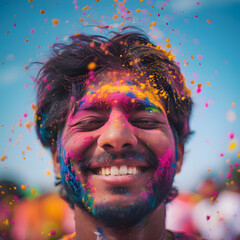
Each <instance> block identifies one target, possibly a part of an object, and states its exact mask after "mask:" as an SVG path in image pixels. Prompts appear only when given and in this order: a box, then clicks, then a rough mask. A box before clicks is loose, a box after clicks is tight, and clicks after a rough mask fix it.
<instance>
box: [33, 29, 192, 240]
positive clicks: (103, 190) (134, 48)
mask: <svg viewBox="0 0 240 240" xmlns="http://www.w3.org/2000/svg"><path fill="white" fill-rule="evenodd" d="M70 39H71V43H70V44H54V45H53V54H54V55H53V56H52V57H51V58H50V59H49V60H48V61H47V62H46V63H45V64H44V65H43V67H42V69H41V71H40V72H39V74H38V77H37V79H36V86H37V111H36V125H37V127H36V128H37V133H38V136H39V138H40V140H41V142H42V144H43V145H44V146H45V147H48V148H50V149H51V152H52V157H53V161H54V169H55V172H56V175H57V177H58V178H59V179H61V183H62V184H63V186H64V189H65V191H66V194H65V198H66V199H67V200H68V202H69V204H70V206H71V207H72V208H73V210H74V213H75V222H76V224H75V228H76V233H75V234H74V236H73V237H74V239H76V240H92V239H106V240H108V239H109V240H111V239H116V240H120V239H124V240H129V239H142V240H144V239H148V240H150V239H151V240H160V239H194V238H190V237H189V238H188V237H187V236H186V235H184V234H176V233H171V232H170V231H167V230H166V229H165V204H166V203H167V202H168V201H170V200H171V199H173V198H174V196H176V194H177V191H176V189H175V188H173V187H172V183H173V180H174V176H175V174H176V173H178V172H180V170H181V166H182V161H183V155H184V144H185V142H186V140H187V138H188V136H189V134H190V128H189V117H190V114H191V108H192V101H191V98H190V91H189V90H188V89H187V88H186V86H185V82H184V78H183V76H182V74H181V72H180V70H179V68H178V66H177V65H176V64H175V62H174V61H173V56H172V55H171V54H170V53H167V52H165V51H163V50H161V49H160V47H156V46H155V45H153V44H152V43H151V42H150V41H149V40H148V38H147V37H146V36H145V35H144V34H143V33H142V32H140V31H139V30H138V29H135V28H124V29H122V30H121V31H119V32H118V33H113V37H112V38H110V39H107V38H105V37H102V36H87V35H83V34H75V35H74V36H71V38H70Z"/></svg>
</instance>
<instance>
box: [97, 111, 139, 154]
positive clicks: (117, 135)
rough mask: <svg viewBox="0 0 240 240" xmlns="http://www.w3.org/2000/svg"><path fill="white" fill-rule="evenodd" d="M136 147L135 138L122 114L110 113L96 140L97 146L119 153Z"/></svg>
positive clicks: (119, 112)
mask: <svg viewBox="0 0 240 240" xmlns="http://www.w3.org/2000/svg"><path fill="white" fill-rule="evenodd" d="M136 145H137V138H136V137H135V135H134V133H133V131H132V129H131V126H129V123H128V120H127V119H126V117H125V116H124V114H123V113H122V112H121V111H112V112H111V114H110V117H109V120H108V122H107V123H106V126H105V128H103V133H102V134H101V135H100V136H99V138H98V146H100V147H101V148H103V149H104V150H108V151H114V152H120V151H123V150H126V149H128V148H131V147H135V146H136Z"/></svg>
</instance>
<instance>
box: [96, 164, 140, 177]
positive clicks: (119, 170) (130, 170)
mask: <svg viewBox="0 0 240 240" xmlns="http://www.w3.org/2000/svg"><path fill="white" fill-rule="evenodd" d="M140 172H141V168H139V167H136V166H126V165H122V166H111V167H106V168H105V167H102V168H100V169H98V170H97V175H102V176H125V175H134V174H137V173H140Z"/></svg>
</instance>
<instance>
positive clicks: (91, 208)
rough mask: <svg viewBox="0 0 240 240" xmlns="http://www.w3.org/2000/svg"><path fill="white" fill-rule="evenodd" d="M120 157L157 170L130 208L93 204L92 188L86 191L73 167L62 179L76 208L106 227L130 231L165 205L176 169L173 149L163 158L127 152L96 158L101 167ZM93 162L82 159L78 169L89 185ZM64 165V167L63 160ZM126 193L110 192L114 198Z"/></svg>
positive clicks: (118, 203) (65, 167) (64, 171)
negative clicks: (143, 162) (145, 163)
mask: <svg viewBox="0 0 240 240" xmlns="http://www.w3.org/2000/svg"><path fill="white" fill-rule="evenodd" d="M118 157H121V158H124V159H131V158H132V159H142V160H143V161H146V162H148V163H149V164H150V165H151V166H152V167H153V169H154V174H153V176H152V178H151V180H150V181H149V183H148V184H147V186H143V187H144V190H141V192H140V194H139V195H138V196H137V197H136V198H135V199H134V201H131V202H130V203H129V204H122V202H121V201H117V200H116V201H114V202H112V203H109V202H105V203H102V202H100V203H95V204H93V202H94V197H93V194H92V192H91V191H92V190H91V186H89V185H88V184H85V186H84V187H83V185H82V184H81V182H80V181H79V180H78V178H77V177H76V174H75V171H74V169H73V166H72V164H71V163H69V164H68V165H65V164H64V165H63V166H62V167H61V175H62V183H63V185H64V188H65V190H66V192H67V193H68V195H69V197H70V200H71V202H72V203H73V204H75V205H77V206H78V207H80V208H81V209H82V210H83V211H85V212H87V213H88V214H89V215H91V216H92V217H94V218H96V219H97V220H99V221H100V222H101V223H102V224H104V225H105V226H106V227H110V228H114V229H119V228H124V229H127V228H131V227H133V226H135V225H137V224H140V223H141V222H143V221H144V220H145V219H146V217H147V216H149V214H151V213H152V212H153V211H154V210H155V209H156V208H157V207H158V206H159V205H160V204H161V203H163V202H165V200H166V199H167V197H168V195H169V194H170V193H171V190H172V184H173V180H174V175H175V168H174V167H173V166H172V164H171V163H172V160H171V151H170V149H169V150H167V151H166V153H165V154H164V155H163V156H162V157H160V158H158V157H157V156H155V155H154V154H153V153H152V152H151V151H148V152H147V153H144V154H139V153H137V152H135V151H133V150H128V151H125V152H124V153H122V154H121V156H117V155H116V154H112V153H107V154H106V153H104V154H101V155H98V156H97V157H95V159H94V160H95V161H96V162H99V163H101V162H108V161H109V162H110V161H112V160H114V159H116V158H118ZM90 159H91V160H90ZM90 161H92V158H91V157H83V159H82V160H81V161H79V164H78V168H79V170H80V171H81V173H82V175H83V177H84V178H85V179H86V182H87V169H88V166H89V163H90ZM60 162H61V160H60ZM62 163H64V160H63V159H62ZM65 163H66V161H65ZM127 192H128V188H127V187H112V189H111V193H112V194H113V195H114V194H121V195H126V194H127Z"/></svg>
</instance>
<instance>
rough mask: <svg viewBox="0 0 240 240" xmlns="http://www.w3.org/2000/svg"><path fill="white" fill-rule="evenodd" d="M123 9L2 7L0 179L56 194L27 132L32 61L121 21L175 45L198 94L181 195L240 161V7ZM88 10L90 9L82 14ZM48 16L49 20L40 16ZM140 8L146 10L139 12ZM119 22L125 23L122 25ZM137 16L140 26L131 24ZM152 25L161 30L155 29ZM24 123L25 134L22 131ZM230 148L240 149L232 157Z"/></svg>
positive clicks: (101, 5) (187, 4)
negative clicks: (78, 36)
mask: <svg viewBox="0 0 240 240" xmlns="http://www.w3.org/2000/svg"><path fill="white" fill-rule="evenodd" d="M120 2H122V1H118V2H114V1H113V0H99V2H97V1H96V0H94V1H93V0H91V1H86V0H85V1H84V0H82V1H79V0H75V1H70V0H58V1H56V0H41V1H37V0H33V1H28V0H22V1H20V0H15V1H7V0H2V1H1V2H0V46H1V51H0V91H1V94H0V102H1V113H0V114H1V118H0V121H1V124H0V130H1V135H0V138H1V146H0V156H1V157H2V156H3V155H5V156H7V158H6V159H5V160H4V161H0V178H1V177H8V178H14V179H16V181H17V182H18V183H19V184H29V185H30V186H33V187H35V188H39V189H45V190H47V189H53V182H54V174H53V171H52V169H53V166H52V164H51V156H50V153H49V152H48V151H47V150H44V149H43V148H42V147H41V144H40V143H39V141H38V139H37V137H36V134H35V130H34V127H29V128H27V127H26V126H25V124H26V123H28V124H30V125H31V122H33V117H34V111H33V110H32V104H33V103H34V102H35V92H34V86H33V81H32V78H34V77H35V76H36V73H37V67H36V66H33V67H31V68H30V70H26V68H27V66H28V65H29V64H30V63H31V62H33V61H43V60H44V59H47V58H48V57H49V56H50V52H49V49H50V46H51V44H53V43H54V42H64V41H67V37H68V36H69V35H71V34H74V33H76V32H84V33H93V34H96V33H97V34H100V33H101V32H100V28H96V27H94V26H97V25H100V24H103V25H110V26H112V27H113V30H117V29H118V27H119V26H120V24H121V23H122V22H124V26H126V25H134V26H138V27H140V28H142V29H143V30H144V31H145V32H146V33H147V34H148V35H149V38H150V39H151V40H152V41H153V42H154V43H155V44H160V45H161V46H162V48H164V49H166V43H167V42H166V38H169V42H170V44H171V48H170V49H171V51H172V53H174V55H175V56H176V61H177V62H179V65H180V67H181V69H182V72H183V73H184V75H185V77H186V82H187V85H188V87H189V88H190V89H191V90H192V96H193V100H194V103H195V104H194V111H193V115H192V119H191V127H192V130H193V131H194V132H195V134H194V135H193V136H192V138H191V139H190V141H189V143H188V144H187V145H186V155H185V162H184V166H183V169H182V172H181V173H180V174H179V175H178V176H177V177H176V181H175V185H177V186H178V187H179V188H180V189H181V190H194V189H195V188H196V186H197V184H198V182H199V181H200V180H201V177H202V176H207V175H210V174H211V173H215V174H216V175H217V176H218V177H219V176H220V175H219V171H221V170H223V168H224V166H225V165H226V161H229V160H227V159H230V161H232V160H233V159H234V158H237V155H238V151H239V136H240V127H239V116H240V108H239V106H240V98H239V91H240V80H239V76H240V67H239V63H238V62H239V56H240V50H239V49H240V48H239V39H240V32H239V28H240V16H239V10H240V1H239V0H229V1H223V0H212V1H208V0H202V1H201V0H199V1H191V0H172V1H151V0H143V2H140V0H131V1H130V0H128V1H126V3H123V6H125V9H122V10H121V9H120V6H119V3H120ZM113 4H116V7H114V6H113ZM87 5H88V6H89V9H86V10H82V8H83V7H85V6H87ZM152 6H153V7H152ZM161 7H163V9H161ZM126 8H127V9H126ZM41 9H43V10H44V11H45V13H43V14H40V10H41ZM136 9H140V10H141V11H140V12H136V11H135V10H136ZM128 10H130V13H131V15H129V13H127V11H128ZM118 11H119V13H118ZM149 14H151V16H150V15H149ZM114 15H117V16H118V18H116V19H115V20H114V19H113V16H114ZM121 15H122V16H124V17H125V19H124V18H121ZM159 15H160V16H159ZM130 16H131V17H132V19H133V20H136V22H131V19H127V17H130ZM53 19H58V20H59V24H58V25H56V26H54V25H53V23H52V20H53ZM80 19H83V21H82V22H81V20H80ZM100 20H101V21H100ZM153 21H155V23H156V25H154V26H152V27H151V28H150V27H149V24H151V23H152V22H153ZM103 34H104V33H103ZM191 55H192V57H194V58H192V57H191ZM200 64H201V65H200ZM191 81H195V83H194V84H192V83H191ZM198 84H202V92H201V93H199V94H198V93H196V88H197V85H198ZM21 119H22V120H21ZM19 122H22V124H23V126H22V127H19V126H18V125H19ZM231 132H232V133H234V137H233V139H230V138H229V133H231ZM230 143H233V145H232V146H234V144H235V147H233V149H232V150H231V151H230V149H229V144H230ZM23 151H24V153H23ZM24 158H25V159H24ZM238 160H240V159H239V158H238ZM47 171H49V172H47ZM223 179H225V176H223ZM224 181H226V179H225V180H224Z"/></svg>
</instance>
